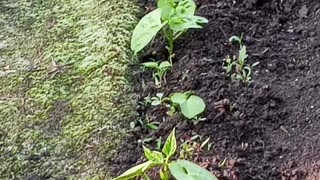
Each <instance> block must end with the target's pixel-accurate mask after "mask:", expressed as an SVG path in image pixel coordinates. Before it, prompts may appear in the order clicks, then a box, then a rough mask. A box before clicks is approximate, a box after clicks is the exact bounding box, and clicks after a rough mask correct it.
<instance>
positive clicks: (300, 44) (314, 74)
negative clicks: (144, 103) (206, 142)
mask: <svg viewBox="0 0 320 180" xmlns="http://www.w3.org/2000/svg"><path fill="white" fill-rule="evenodd" d="M151 4H152V5H154V1H152V0H151V1H148V2H147V3H146V6H149V5H151ZM197 5H198V14H199V15H201V16H204V17H206V18H208V19H209V23H208V24H207V25H206V26H205V27H204V29H200V30H191V31H189V32H188V33H186V35H185V36H184V37H182V38H181V39H180V40H178V41H177V42H176V44H175V53H176V61H175V62H174V65H173V69H172V70H171V72H170V73H168V75H167V84H165V85H164V86H163V87H162V88H160V89H156V88H155V87H154V85H153V84H152V83H151V82H152V80H151V79H147V80H146V79H144V80H143V81H147V82H148V83H146V85H145V87H144V88H142V89H141V91H143V92H142V93H141V99H143V97H145V96H147V95H148V94H155V92H165V93H166V94H170V93H173V92H179V91H190V90H191V91H194V92H196V93H197V95H199V96H201V97H202V98H203V99H205V101H206V104H207V110H206V113H205V114H204V115H203V117H206V121H204V122H201V123H199V124H198V125H193V124H192V123H186V122H185V121H184V120H183V118H182V117H177V116H176V117H173V118H170V117H168V116H167V115H166V114H165V109H163V108H161V107H157V108H153V107H152V108H147V109H143V111H142V113H141V116H146V117H153V118H152V120H154V121H159V122H162V125H161V126H160V128H159V130H158V131H157V132H145V131H144V132H142V133H137V135H136V139H141V138H145V137H154V138H155V139H156V138H157V137H160V136H165V135H167V134H168V133H170V131H171V129H172V128H173V127H176V128H177V134H178V137H183V135H185V134H190V133H191V132H195V133H197V134H199V135H202V136H206V137H210V138H211V141H210V142H212V143H213V148H212V149H211V150H210V151H209V152H205V153H203V154H202V155H201V156H200V157H199V159H198V162H199V163H201V162H206V163H207V165H206V167H207V169H210V170H212V171H214V170H217V168H216V167H215V165H214V164H215V163H213V162H214V161H216V159H217V158H216V157H220V159H222V160H223V159H224V158H226V159H227V162H228V163H229V164H230V163H231V164H232V166H230V165H229V166H226V167H220V168H218V172H219V173H217V174H219V177H220V178H221V179H246V180H250V179H254V180H260V179H261V180H263V179H281V178H282V179H304V178H309V179H319V178H320V177H319V174H318V172H319V160H320V121H319V119H320V96H319V92H320V86H319V85H320V83H319V81H318V80H319V78H320V66H319V62H320V28H319V27H320V2H317V1H311V0H307V1H302V0H291V1H274V0H269V1H267V0H246V1H240V0H239V1H233V0H226V1H221V0H211V1H208V0H198V1H197ZM241 34H242V35H243V39H244V43H245V44H246V46H247V48H248V52H249V60H248V63H249V64H252V63H254V62H259V65H258V66H256V67H255V68H254V75H253V79H254V83H253V84H252V85H251V86H250V87H247V86H244V85H242V84H237V83H235V82H232V81H231V80H230V79H229V78H228V77H227V75H226V74H225V72H224V70H223V68H222V65H223V59H224V58H225V56H226V55H228V54H229V55H232V54H237V48H235V47H234V46H233V45H231V44H230V43H229V42H228V38H229V37H231V36H233V35H238V36H240V35H241ZM144 77H145V76H144ZM141 82H142V80H141ZM223 100H227V101H228V102H229V103H230V106H232V107H233V108H232V109H231V110H230V109H228V108H226V109H225V110H221V108H216V104H217V102H220V101H223ZM163 118H164V119H165V121H164V120H163ZM131 142H132V141H131ZM131 144H132V143H131ZM135 147H138V145H137V146H135ZM140 150H141V148H140ZM137 155H138V156H140V155H141V153H139V154H137ZM134 156H135V155H134ZM130 157H132V156H130ZM135 159H139V158H135ZM201 159H202V160H201ZM203 159H205V160H203ZM208 159H211V160H208ZM140 160H141V158H140ZM218 161H220V160H218ZM118 170H119V169H118ZM117 173H120V172H117Z"/></svg>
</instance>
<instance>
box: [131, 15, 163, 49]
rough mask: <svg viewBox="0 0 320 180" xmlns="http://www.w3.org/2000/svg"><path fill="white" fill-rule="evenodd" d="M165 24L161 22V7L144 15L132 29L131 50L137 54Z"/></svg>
mask: <svg viewBox="0 0 320 180" xmlns="http://www.w3.org/2000/svg"><path fill="white" fill-rule="evenodd" d="M164 25H165V23H161V9H156V10H154V11H152V12H150V13H149V14H147V15H145V16H144V17H143V18H142V19H141V20H140V21H139V23H138V24H137V26H136V27H135V29H134V30H133V34H132V37H131V50H133V51H134V53H135V54H137V53H138V52H139V51H141V50H142V49H143V48H144V47H145V46H146V45H147V44H148V43H149V42H150V41H151V40H152V39H153V38H154V37H155V36H156V35H157V33H158V31H159V30H160V29H161V28H162V27H163V26H164Z"/></svg>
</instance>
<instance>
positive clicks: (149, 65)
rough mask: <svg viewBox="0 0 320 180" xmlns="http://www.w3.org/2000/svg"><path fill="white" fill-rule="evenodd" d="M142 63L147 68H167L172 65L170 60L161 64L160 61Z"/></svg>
mask: <svg viewBox="0 0 320 180" xmlns="http://www.w3.org/2000/svg"><path fill="white" fill-rule="evenodd" d="M142 65H143V66H144V67H146V68H150V69H157V70H161V69H167V68H170V67H171V66H172V65H171V64H170V62H169V61H163V62H161V63H160V64H159V63H158V62H146V63H142Z"/></svg>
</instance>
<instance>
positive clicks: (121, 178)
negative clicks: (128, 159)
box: [114, 161, 152, 180]
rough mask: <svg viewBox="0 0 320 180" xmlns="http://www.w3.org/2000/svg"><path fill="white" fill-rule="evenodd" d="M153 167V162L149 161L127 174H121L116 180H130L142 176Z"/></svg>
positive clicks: (128, 171)
mask: <svg viewBox="0 0 320 180" xmlns="http://www.w3.org/2000/svg"><path fill="white" fill-rule="evenodd" d="M151 165H152V162H151V161H147V162H144V163H142V164H139V165H137V166H135V167H133V168H131V169H129V170H127V171H126V172H124V173H123V174H121V175H120V176H118V177H117V178H115V179H114V180H129V179H132V178H134V177H137V176H140V175H141V174H142V173H143V172H144V171H145V170H146V169H148V168H149V167H150V166H151Z"/></svg>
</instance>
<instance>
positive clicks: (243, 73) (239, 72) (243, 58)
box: [223, 36, 259, 85]
mask: <svg viewBox="0 0 320 180" xmlns="http://www.w3.org/2000/svg"><path fill="white" fill-rule="evenodd" d="M229 42H230V43H232V42H237V43H239V45H240V50H239V56H238V57H236V56H233V57H230V56H227V57H226V58H225V59H224V62H225V63H224V66H223V68H224V69H225V71H226V73H227V74H228V75H230V76H231V79H232V80H234V81H237V82H242V83H244V84H247V85H250V84H251V83H252V82H253V80H252V69H253V68H254V67H255V66H257V65H258V64H259V62H256V63H253V64H252V65H248V64H247V58H248V54H247V47H246V46H245V45H243V43H242V37H238V36H232V37H231V38H230V39H229Z"/></svg>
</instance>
